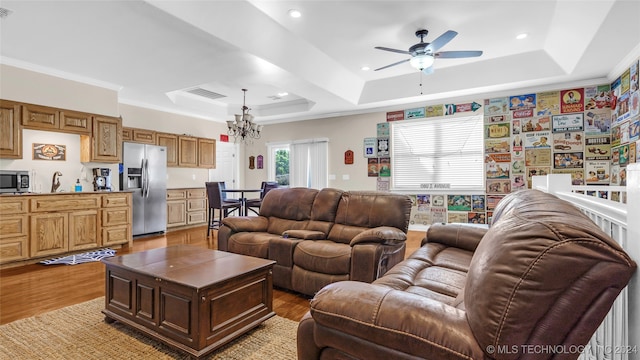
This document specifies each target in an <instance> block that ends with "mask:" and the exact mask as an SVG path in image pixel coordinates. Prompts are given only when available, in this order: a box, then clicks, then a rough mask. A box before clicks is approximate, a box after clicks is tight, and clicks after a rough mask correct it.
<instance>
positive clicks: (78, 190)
mask: <svg viewBox="0 0 640 360" xmlns="http://www.w3.org/2000/svg"><path fill="white" fill-rule="evenodd" d="M75 191H76V192H82V184H80V179H78V180H76V186H75Z"/></svg>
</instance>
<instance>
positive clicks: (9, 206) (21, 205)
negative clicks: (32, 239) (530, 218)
mask: <svg viewBox="0 0 640 360" xmlns="http://www.w3.org/2000/svg"><path fill="white" fill-rule="evenodd" d="M23 196H24V195H23ZM27 205H28V200H27V199H24V198H23V199H18V198H16V197H13V196H12V197H4V196H0V215H15V214H26V213H27Z"/></svg>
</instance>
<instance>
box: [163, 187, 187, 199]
mask: <svg viewBox="0 0 640 360" xmlns="http://www.w3.org/2000/svg"><path fill="white" fill-rule="evenodd" d="M187 192H188V189H171V190H167V200H179V199H186V198H187Z"/></svg>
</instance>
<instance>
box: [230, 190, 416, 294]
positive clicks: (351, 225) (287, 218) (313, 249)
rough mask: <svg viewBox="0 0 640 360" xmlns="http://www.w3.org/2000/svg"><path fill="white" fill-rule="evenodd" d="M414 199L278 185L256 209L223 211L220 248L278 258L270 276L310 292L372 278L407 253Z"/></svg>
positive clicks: (279, 283)
mask: <svg viewBox="0 0 640 360" xmlns="http://www.w3.org/2000/svg"><path fill="white" fill-rule="evenodd" d="M410 212H411V199H410V198H409V197H408V196H406V195H400V194H393V193H386V192H374V191H342V190H338V189H331V188H325V189H322V190H316V189H309V188H289V189H285V188H278V189H273V190H271V191H269V193H267V195H265V197H264V199H263V200H262V206H261V207H260V215H259V216H250V217H228V218H225V219H224V220H223V221H222V224H223V225H222V226H221V227H220V229H219V230H218V249H219V250H222V251H229V252H233V253H237V254H243V255H250V256H255V257H260V258H265V259H271V260H275V261H276V264H275V265H274V267H273V283H274V285H276V286H279V287H282V288H285V289H290V290H294V291H296V292H299V293H302V294H306V295H314V294H315V293H316V292H317V291H318V290H320V289H321V288H322V287H324V286H325V285H327V284H330V283H333V282H336V281H341V280H352V281H362V282H371V281H373V280H375V279H377V278H378V277H380V276H381V275H382V274H384V273H385V272H387V270H388V269H390V268H391V267H392V266H393V265H395V264H397V263H398V262H400V261H402V260H403V259H404V257H405V240H406V239H407V236H406V233H407V230H408V227H409V217H410Z"/></svg>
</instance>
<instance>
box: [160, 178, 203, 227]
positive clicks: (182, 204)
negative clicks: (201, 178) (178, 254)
mask: <svg viewBox="0 0 640 360" xmlns="http://www.w3.org/2000/svg"><path fill="white" fill-rule="evenodd" d="M206 193H207V192H206V189H205V188H184V189H169V190H167V228H168V229H169V228H176V227H180V226H185V225H201V224H205V223H206V222H207V196H206Z"/></svg>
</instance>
